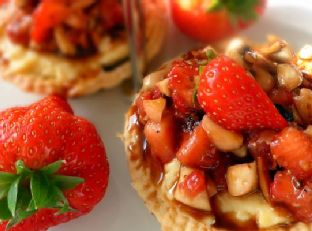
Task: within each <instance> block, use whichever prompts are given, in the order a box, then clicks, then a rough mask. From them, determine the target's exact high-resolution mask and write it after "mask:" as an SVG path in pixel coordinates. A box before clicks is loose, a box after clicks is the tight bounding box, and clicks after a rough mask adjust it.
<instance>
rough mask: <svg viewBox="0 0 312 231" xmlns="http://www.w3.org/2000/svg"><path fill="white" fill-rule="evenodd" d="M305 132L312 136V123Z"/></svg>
mask: <svg viewBox="0 0 312 231" xmlns="http://www.w3.org/2000/svg"><path fill="white" fill-rule="evenodd" d="M304 133H305V134H307V135H308V136H309V137H310V138H312V125H309V126H308V127H307V128H306V129H305V130H304Z"/></svg>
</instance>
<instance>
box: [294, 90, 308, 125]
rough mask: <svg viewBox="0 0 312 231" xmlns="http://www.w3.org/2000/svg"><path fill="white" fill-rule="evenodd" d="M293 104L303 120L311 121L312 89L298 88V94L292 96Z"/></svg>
mask: <svg viewBox="0 0 312 231" xmlns="http://www.w3.org/2000/svg"><path fill="white" fill-rule="evenodd" d="M294 102H295V106H296V109H297V112H298V114H299V116H300V118H301V119H302V120H303V122H305V123H308V124H311V123H312V90H310V89H307V88H302V89H300V94H299V96H295V97H294Z"/></svg>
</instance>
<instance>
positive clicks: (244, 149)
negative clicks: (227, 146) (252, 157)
mask: <svg viewBox="0 0 312 231" xmlns="http://www.w3.org/2000/svg"><path fill="white" fill-rule="evenodd" d="M232 153H234V155H235V156H238V157H241V158H243V157H245V156H247V154H248V151H247V147H246V146H245V145H243V146H241V147H240V148H238V149H235V150H233V151H232Z"/></svg>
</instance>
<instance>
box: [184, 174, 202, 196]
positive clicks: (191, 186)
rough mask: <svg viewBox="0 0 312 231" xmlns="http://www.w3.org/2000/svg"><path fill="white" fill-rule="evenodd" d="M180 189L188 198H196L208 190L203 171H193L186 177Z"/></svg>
mask: <svg viewBox="0 0 312 231" xmlns="http://www.w3.org/2000/svg"><path fill="white" fill-rule="evenodd" d="M178 187H180V189H182V190H183V191H184V192H185V193H186V194H187V195H188V196H190V197H195V196H197V195H198V194H199V193H201V192H203V191H204V190H206V179H205V175H204V172H203V171H200V170H197V169H196V170H193V171H192V172H191V173H190V174H189V175H187V176H184V181H183V182H181V183H179V185H178Z"/></svg>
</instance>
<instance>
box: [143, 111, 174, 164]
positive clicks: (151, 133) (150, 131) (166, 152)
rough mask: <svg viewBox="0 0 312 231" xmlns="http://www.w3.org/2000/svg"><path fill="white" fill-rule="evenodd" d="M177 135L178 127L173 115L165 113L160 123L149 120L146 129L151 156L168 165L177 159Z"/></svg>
mask: <svg viewBox="0 0 312 231" xmlns="http://www.w3.org/2000/svg"><path fill="white" fill-rule="evenodd" d="M175 134H176V125H175V121H174V118H173V115H172V113H164V115H163V116H162V119H161V121H160V122H159V123H158V122H155V121H151V120H149V121H148V122H147V123H146V125H145V127H144V135H145V137H146V139H147V142H148V144H149V145H150V150H151V154H152V155H153V156H155V157H157V158H159V160H160V161H161V162H162V163H168V162H169V161H171V160H172V159H173V158H174V157H175V151H176V137H175Z"/></svg>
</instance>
